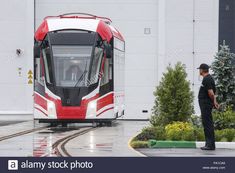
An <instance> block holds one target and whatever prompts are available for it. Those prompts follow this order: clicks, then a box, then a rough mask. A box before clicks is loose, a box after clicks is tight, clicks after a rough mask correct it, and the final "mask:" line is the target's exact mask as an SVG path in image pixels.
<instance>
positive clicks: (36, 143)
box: [0, 124, 90, 157]
mask: <svg viewBox="0 0 235 173" xmlns="http://www.w3.org/2000/svg"><path fill="white" fill-rule="evenodd" d="M88 126H90V124H88V125H84V124H81V125H80V124H79V125H78V124H71V126H69V127H49V128H46V129H44V130H40V131H37V132H34V133H30V134H26V135H22V136H18V137H15V138H11V139H8V140H4V141H1V142H0V156H33V157H45V156H57V155H56V153H55V151H54V150H53V149H52V145H53V143H54V142H56V141H57V140H59V139H61V138H63V137H65V136H67V135H68V134H71V133H75V132H76V131H78V130H80V129H81V128H83V127H88Z"/></svg>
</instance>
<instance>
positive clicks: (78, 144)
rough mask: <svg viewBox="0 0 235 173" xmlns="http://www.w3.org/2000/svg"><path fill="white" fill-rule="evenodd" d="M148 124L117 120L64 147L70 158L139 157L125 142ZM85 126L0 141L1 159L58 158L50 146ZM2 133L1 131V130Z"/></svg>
mask: <svg viewBox="0 0 235 173" xmlns="http://www.w3.org/2000/svg"><path fill="white" fill-rule="evenodd" d="M22 124H23V123H22ZM24 124H25V123H24ZM147 124H148V122H146V121H145V122H144V121H117V122H114V123H113V126H112V127H102V128H98V129H96V130H92V131H89V132H88V133H86V134H83V135H81V136H78V137H76V138H74V139H72V140H70V141H69V142H68V143H67V144H66V145H65V147H66V150H67V151H68V153H69V154H70V155H72V156H103V157H109V156H139V155H138V154H136V153H135V152H134V151H133V150H131V149H130V148H129V147H128V141H129V139H130V138H131V137H132V136H134V135H135V134H136V133H137V132H139V131H140V130H141V129H142V128H143V127H144V126H146V125H147ZM28 126H29V125H28ZM6 127H7V126H6ZM86 127H91V124H69V126H68V127H62V126H60V127H48V128H45V129H43V130H40V131H36V132H33V133H29V134H26V135H21V136H18V137H14V138H11V139H7V140H4V141H0V156H29V157H32V156H33V157H50V156H57V154H56V151H55V150H54V149H53V144H54V143H55V142H56V141H58V140H60V139H62V138H64V137H66V136H68V135H71V134H74V133H76V132H79V131H80V130H83V128H84V130H85V128H86ZM19 128H20V127H19ZM8 129H10V128H8ZM21 129H22V128H21ZM11 130H12V131H13V132H15V131H17V130H14V127H11ZM1 132H4V129H2V131H1ZM6 134H9V133H6V132H4V134H3V135H6Z"/></svg>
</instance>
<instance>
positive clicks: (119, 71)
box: [113, 37, 125, 118]
mask: <svg viewBox="0 0 235 173" xmlns="http://www.w3.org/2000/svg"><path fill="white" fill-rule="evenodd" d="M113 55H114V114H115V116H116V117H117V118H118V117H121V116H123V115H124V110H125V97H124V96H125V95H124V86H125V84H124V82H125V74H124V73H125V42H124V41H122V40H120V39H118V38H116V37H114V53H113Z"/></svg>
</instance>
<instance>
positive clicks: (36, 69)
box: [34, 58, 40, 80]
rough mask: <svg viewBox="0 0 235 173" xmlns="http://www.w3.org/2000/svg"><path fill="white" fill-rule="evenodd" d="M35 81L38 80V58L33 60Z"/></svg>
mask: <svg viewBox="0 0 235 173" xmlns="http://www.w3.org/2000/svg"><path fill="white" fill-rule="evenodd" d="M34 67H35V72H34V75H35V80H39V78H40V58H35V66H34Z"/></svg>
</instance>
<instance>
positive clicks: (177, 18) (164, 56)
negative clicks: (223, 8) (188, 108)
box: [158, 0, 219, 114]
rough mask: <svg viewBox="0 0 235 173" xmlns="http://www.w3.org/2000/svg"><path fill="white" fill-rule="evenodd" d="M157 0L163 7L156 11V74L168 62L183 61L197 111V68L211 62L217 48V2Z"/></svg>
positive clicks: (162, 69) (208, 0)
mask: <svg viewBox="0 0 235 173" xmlns="http://www.w3.org/2000/svg"><path fill="white" fill-rule="evenodd" d="M159 1H160V2H161V4H162V8H163V9H160V10H159V11H162V12H161V14H160V15H161V16H162V17H161V19H160V20H162V21H161V24H159V27H160V29H159V31H161V32H159V35H161V38H162V39H159V40H158V41H159V42H158V45H159V47H160V48H159V52H158V58H159V62H161V65H159V66H158V67H159V70H158V72H159V76H161V73H162V72H163V71H164V70H165V68H166V66H167V65H169V64H171V65H174V64H175V63H176V62H177V61H181V62H182V63H183V64H185V65H186V72H187V73H188V80H190V82H191V87H192V90H193V91H194V96H195V99H194V105H195V113H197V114H199V113H200V111H199V107H198V101H197V95H198V90H199V87H200V84H201V79H200V78H199V73H198V70H197V69H196V68H197V67H198V66H199V65H200V64H201V63H208V64H211V62H212V61H213V59H214V55H215V52H216V51H217V49H218V13H219V1H218V0H159ZM160 8H161V7H160ZM162 40H163V41H162ZM162 44H163V45H162ZM159 79H160V78H159Z"/></svg>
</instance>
